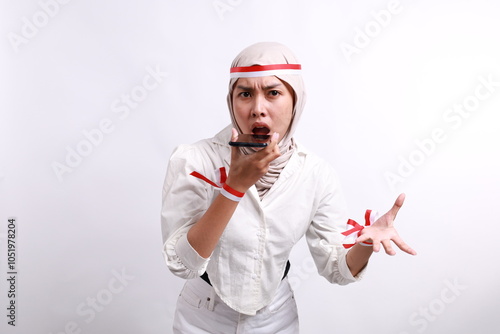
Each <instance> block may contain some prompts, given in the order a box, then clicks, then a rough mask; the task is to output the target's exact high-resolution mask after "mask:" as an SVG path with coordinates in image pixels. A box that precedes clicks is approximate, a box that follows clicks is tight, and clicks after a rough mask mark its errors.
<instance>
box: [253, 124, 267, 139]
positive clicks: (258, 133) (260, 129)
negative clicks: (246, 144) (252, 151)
mask: <svg viewBox="0 0 500 334" xmlns="http://www.w3.org/2000/svg"><path fill="white" fill-rule="evenodd" d="M269 132H271V130H270V129H269V128H268V127H267V126H265V125H260V124H259V125H256V126H254V128H253V129H252V134H253V138H254V140H255V141H257V142H266V141H267V140H268V139H269Z"/></svg>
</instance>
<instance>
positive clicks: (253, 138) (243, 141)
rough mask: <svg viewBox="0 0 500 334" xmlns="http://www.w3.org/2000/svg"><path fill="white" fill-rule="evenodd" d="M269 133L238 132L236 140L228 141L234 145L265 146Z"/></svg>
mask: <svg viewBox="0 0 500 334" xmlns="http://www.w3.org/2000/svg"><path fill="white" fill-rule="evenodd" d="M270 138H271V136H270V135H257V134H240V135H238V139H237V140H236V141H230V142H229V145H231V146H236V147H266V146H267V145H268V143H269V139H270Z"/></svg>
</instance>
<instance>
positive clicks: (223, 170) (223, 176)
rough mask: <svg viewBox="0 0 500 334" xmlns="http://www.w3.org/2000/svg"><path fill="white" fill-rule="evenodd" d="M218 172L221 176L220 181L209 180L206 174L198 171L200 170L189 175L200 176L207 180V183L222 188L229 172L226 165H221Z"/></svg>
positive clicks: (201, 178)
mask: <svg viewBox="0 0 500 334" xmlns="http://www.w3.org/2000/svg"><path fill="white" fill-rule="evenodd" d="M216 174H218V177H219V181H216V182H214V181H211V180H209V179H208V178H207V177H206V176H204V175H202V174H200V173H198V172H196V171H195V172H192V173H191V174H189V175H192V176H194V177H197V178H199V179H200V180H203V181H205V182H206V183H208V184H210V185H212V186H214V187H215V188H222V186H223V184H224V183H226V179H227V174H226V168H225V167H221V168H219V169H218V170H217V171H216Z"/></svg>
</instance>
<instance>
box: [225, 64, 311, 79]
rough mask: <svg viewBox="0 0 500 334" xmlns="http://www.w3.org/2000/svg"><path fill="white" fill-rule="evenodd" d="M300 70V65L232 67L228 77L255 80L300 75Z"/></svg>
mask: <svg viewBox="0 0 500 334" xmlns="http://www.w3.org/2000/svg"><path fill="white" fill-rule="evenodd" d="M300 70H301V66H300V64H273V65H254V66H243V67H232V68H231V71H230V77H231V78H255V77H267V76H270V75H282V74H300Z"/></svg>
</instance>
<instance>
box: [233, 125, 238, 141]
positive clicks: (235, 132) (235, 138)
mask: <svg viewBox="0 0 500 334" xmlns="http://www.w3.org/2000/svg"><path fill="white" fill-rule="evenodd" d="M237 140H238V131H237V130H236V129H235V128H232V129H231V141H237Z"/></svg>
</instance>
